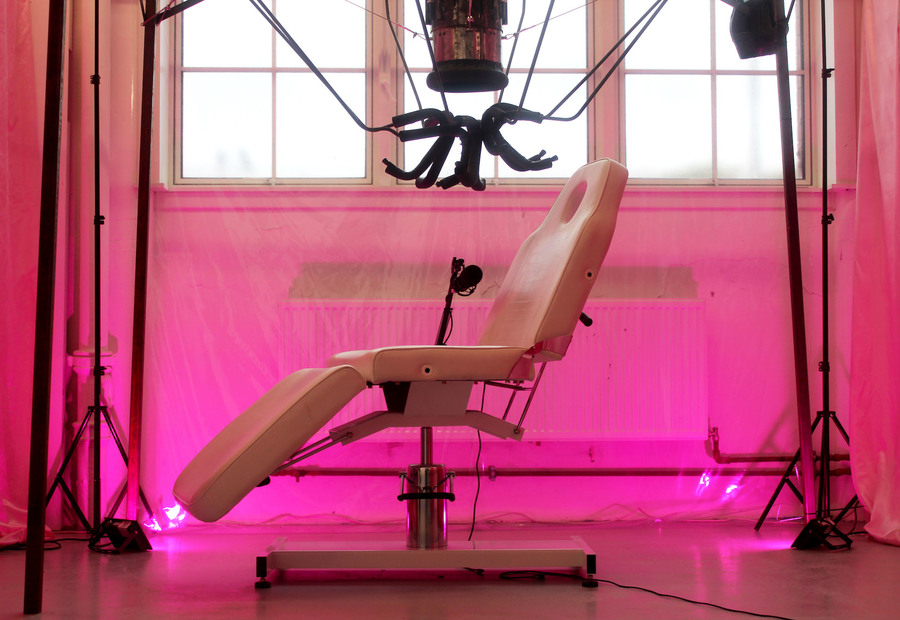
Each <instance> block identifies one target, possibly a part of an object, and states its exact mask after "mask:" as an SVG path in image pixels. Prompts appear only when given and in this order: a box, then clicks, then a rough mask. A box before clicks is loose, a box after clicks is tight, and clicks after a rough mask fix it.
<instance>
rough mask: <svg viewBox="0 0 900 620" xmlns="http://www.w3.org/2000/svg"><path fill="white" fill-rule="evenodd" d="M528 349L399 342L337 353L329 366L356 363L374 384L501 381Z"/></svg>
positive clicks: (329, 361) (354, 365) (360, 370)
mask: <svg viewBox="0 0 900 620" xmlns="http://www.w3.org/2000/svg"><path fill="white" fill-rule="evenodd" d="M527 352H528V349H527V348H523V347H501V346H469V347H447V346H439V345H425V346H398V347H384V348H381V349H372V350H370V351H346V352H344V353H338V354H337V355H335V356H334V357H332V358H331V359H330V360H328V366H339V365H348V366H353V367H354V368H355V369H356V370H357V371H358V372H359V374H361V375H362V376H363V377H364V378H365V380H366V381H368V382H369V383H372V384H376V385H377V384H379V383H387V382H389V381H492V380H494V381H500V380H503V379H507V378H509V377H510V374H511V373H512V371H513V369H514V368H515V367H516V364H517V363H518V362H519V360H520V359H521V358H522V356H523V355H524V354H525V353H527Z"/></svg>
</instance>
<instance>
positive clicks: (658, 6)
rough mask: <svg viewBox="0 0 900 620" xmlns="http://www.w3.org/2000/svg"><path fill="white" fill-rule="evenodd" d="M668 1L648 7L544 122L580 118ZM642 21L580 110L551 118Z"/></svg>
mask: <svg viewBox="0 0 900 620" xmlns="http://www.w3.org/2000/svg"><path fill="white" fill-rule="evenodd" d="M668 1H669V0H656V2H654V3H653V4H652V5H651V6H650V8H649V9H647V11H646V12H645V13H644V14H643V15H642V16H641V17H640V18H639V19H638V20H637V21H636V22H635V23H634V24H633V25H632V26H631V28H629V29H628V32H626V33H625V34H624V35H622V38H620V39H619V40H618V41H617V42H616V43H615V45H613V47H612V48H611V49H610V50H609V51H608V52H607V53H606V54H605V55H604V56H603V58H602V59H601V60H600V61H599V62H598V63H597V64H595V65H594V68H593V69H591V70H590V71H589V72H588V73H586V74H585V76H584V77H583V78H582V79H581V81H579V82H578V84H576V85H575V87H574V88H573V89H572V90H571V91H569V94H568V95H566V96H565V97H563V99H562V101H560V102H559V103H558V104H556V106H555V107H554V108H553V109H552V110H551V111H550V112H549V113H548V114H547V115H546V116H544V120H548V121H572V120H575V119H576V118H578V117H579V116H581V114H582V113H583V112H584V111H585V110H586V109H587V107H588V105H590V103H591V102H592V101H593V100H594V98H595V97H596V96H597V93H598V92H600V89H601V88H603V86H604V85H605V84H606V82H607V80H609V78H610V77H611V76H612V74H613V73H614V72H615V70H616V69H618V68H619V65H620V64H622V61H624V60H625V56H627V55H628V52H630V51H631V48H632V47H634V45H635V43H637V42H638V40H639V39H640V38H641V36H642V35H643V34H644V32H646V30H647V28H648V27H649V26H650V24H651V23H653V20H654V19H656V16H657V15H659V12H660V11H661V10H662V9H663V7H665V5H666V3H667V2H668ZM651 12H652V13H653V14H652V15H650V13H651ZM648 16H649V18H648ZM644 20H646V23H645V24H644V25H643V27H642V28H641V29H640V30H639V31H638V33H637V34H636V35H635V37H634V39H633V40H632V41H631V43H629V44H628V45H627V46H626V47H625V49H624V50H622V54H621V55H620V56H619V57H618V58H617V59H616V61H615V62H614V63H613V66H612V67H610V69H609V71H607V72H606V75H604V76H603V79H602V80H600V83H599V84H597V86H596V87H594V90H593V91H591V94H590V95H589V96H588V98H587V99H586V100H585V102H584V104H583V105H582V106H581V108H579V109H578V112H576V113H575V114H573V115H572V116H568V117H557V116H553V114H554V113H555V112H556V111H557V110H558V109H559V108H560V107H562V106H563V104H565V102H566V101H568V99H569V98H570V97H571V96H572V95H573V94H574V93H575V92H576V91H577V90H578V89H579V88H580V87H581V86H582V84H584V83H585V82H586V81H587V80H588V79H589V78H590V77H591V76H592V75H593V74H594V73H596V72H597V71H598V70H599V69H600V67H601V65H603V63H604V62H606V61H607V60H608V59H609V57H610V56H611V55H612V53H613V52H614V51H615V50H616V49H618V48H619V47H620V46H621V45H622V44H623V43H624V42H625V41H626V40H627V39H628V37H629V36H630V35H631V33H632V32H634V30H635V28H637V26H638V25H639V24H640V23H641V22H643V21H644Z"/></svg>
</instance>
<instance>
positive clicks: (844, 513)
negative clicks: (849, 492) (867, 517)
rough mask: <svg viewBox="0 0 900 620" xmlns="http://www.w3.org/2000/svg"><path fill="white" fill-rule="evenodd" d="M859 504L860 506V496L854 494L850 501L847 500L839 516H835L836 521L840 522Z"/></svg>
mask: <svg viewBox="0 0 900 620" xmlns="http://www.w3.org/2000/svg"><path fill="white" fill-rule="evenodd" d="M857 506H859V497H857V496H856V495H854V496H853V497H852V498H850V501H849V502H847V505H846V506H844V507H843V508H842V509H841V511H840V512H839V513H838V516H836V517H835V518H834V522H835V523H836V524H837V523H840V522H841V521H842V520H843V518H844V517H846V516H847V513H848V512H850V511H851V510H853V509H854V508H856V507H857Z"/></svg>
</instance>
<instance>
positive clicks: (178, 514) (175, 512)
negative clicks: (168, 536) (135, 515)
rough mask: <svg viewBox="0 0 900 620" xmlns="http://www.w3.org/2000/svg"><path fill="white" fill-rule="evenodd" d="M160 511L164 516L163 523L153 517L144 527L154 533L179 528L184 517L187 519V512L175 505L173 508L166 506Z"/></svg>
mask: <svg viewBox="0 0 900 620" xmlns="http://www.w3.org/2000/svg"><path fill="white" fill-rule="evenodd" d="M162 510H163V513H165V515H166V517H165V520H164V523H160V522H159V521H158V520H157V518H156V517H155V516H154V517H151V518H150V520H149V521H146V522H145V523H144V526H146V527H147V528H149V529H151V530H153V531H154V532H161V531H163V530H170V529H172V528H176V527H178V526H180V525H181V524H182V523H183V522H184V519H185V517H187V512H185V510H184V508H182V507H181V505H179V504H177V503H176V504H175V505H174V506H166V507H165V508H163V509H162Z"/></svg>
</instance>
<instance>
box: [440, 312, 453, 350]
mask: <svg viewBox="0 0 900 620" xmlns="http://www.w3.org/2000/svg"><path fill="white" fill-rule="evenodd" d="M452 333H453V310H452V309H451V310H450V314H448V315H447V335H446V336H444V342H442V343H441V344H447V343H448V342H450V334H452Z"/></svg>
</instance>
